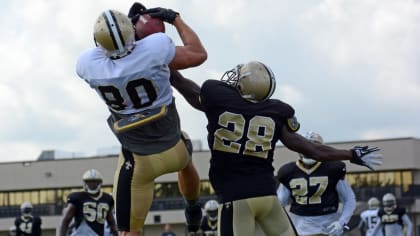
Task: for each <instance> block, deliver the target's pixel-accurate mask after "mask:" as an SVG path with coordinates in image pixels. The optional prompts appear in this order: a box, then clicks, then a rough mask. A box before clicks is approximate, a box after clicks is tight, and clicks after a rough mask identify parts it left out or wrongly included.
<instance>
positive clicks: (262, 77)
mask: <svg viewBox="0 0 420 236" xmlns="http://www.w3.org/2000/svg"><path fill="white" fill-rule="evenodd" d="M220 80H221V81H224V82H226V83H227V84H229V85H231V86H233V87H235V88H236V89H237V90H238V91H239V93H240V94H241V96H242V97H243V98H244V99H246V100H248V101H250V102H254V103H257V102H263V101H265V100H267V99H269V98H270V97H271V95H273V93H274V90H275V89H276V78H275V77H274V74H273V72H272V71H271V69H270V68H269V67H268V66H266V65H264V64H263V63H261V62H258V61H251V62H248V63H247V64H239V65H237V66H236V67H235V68H233V69H232V70H229V71H226V72H225V73H224V74H223V75H222V78H221V79H220Z"/></svg>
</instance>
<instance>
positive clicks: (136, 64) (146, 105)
mask: <svg viewBox="0 0 420 236" xmlns="http://www.w3.org/2000/svg"><path fill="white" fill-rule="evenodd" d="M174 56H175V44H174V43H173V41H172V40H171V38H169V37H168V36H167V35H166V34H164V33H156V34H152V35H150V36H148V37H146V38H144V39H142V40H139V41H137V42H136V46H135V48H134V49H133V51H132V52H131V53H130V54H129V55H127V56H125V57H123V58H120V59H114V60H113V59H111V58H109V57H107V56H106V55H105V53H104V51H103V49H102V48H100V47H96V48H92V49H88V50H86V51H84V52H83V53H82V54H81V55H80V57H79V59H78V61H77V65H76V71H77V74H78V75H79V76H80V77H81V78H83V79H84V80H85V81H86V82H87V83H88V84H89V85H90V86H91V87H92V88H94V89H95V90H96V92H97V93H98V94H99V95H100V97H101V98H102V99H103V100H104V101H105V103H106V104H107V105H108V107H109V109H110V110H112V111H114V112H116V113H119V114H133V113H138V112H141V111H144V110H146V109H151V108H156V107H160V106H162V105H169V104H171V102H172V89H171V85H170V82H169V75H170V71H169V67H168V64H169V63H170V62H171V61H172V59H173V58H174Z"/></svg>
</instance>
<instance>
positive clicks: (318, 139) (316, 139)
mask: <svg viewBox="0 0 420 236" xmlns="http://www.w3.org/2000/svg"><path fill="white" fill-rule="evenodd" d="M305 138H306V139H308V140H309V141H311V142H313V143H319V144H323V143H324V140H323V139H322V136H321V135H320V134H318V133H315V132H313V131H309V132H307V133H306V135H305ZM299 156H300V160H301V161H302V162H303V163H305V164H306V165H310V166H311V165H314V164H315V163H317V161H316V160H314V159H313V158H311V157H307V156H305V155H303V154H299Z"/></svg>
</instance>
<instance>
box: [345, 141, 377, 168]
mask: <svg viewBox="0 0 420 236" xmlns="http://www.w3.org/2000/svg"><path fill="white" fill-rule="evenodd" d="M379 150H380V149H379V148H377V147H374V148H369V147H368V146H363V147H361V146H355V147H354V148H352V149H351V151H352V153H353V159H351V160H350V162H351V163H354V164H357V165H361V166H366V167H367V168H369V169H371V170H374V167H375V166H380V165H382V159H383V156H382V154H380V153H374V152H377V151H379Z"/></svg>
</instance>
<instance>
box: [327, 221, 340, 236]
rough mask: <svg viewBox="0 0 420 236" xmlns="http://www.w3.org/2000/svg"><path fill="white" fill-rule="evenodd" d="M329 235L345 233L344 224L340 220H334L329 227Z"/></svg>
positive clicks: (334, 235)
mask: <svg viewBox="0 0 420 236" xmlns="http://www.w3.org/2000/svg"><path fill="white" fill-rule="evenodd" d="M327 230H328V236H340V235H342V234H343V225H342V224H341V223H340V221H334V222H332V223H331V224H330V225H329V226H328V227H327Z"/></svg>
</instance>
